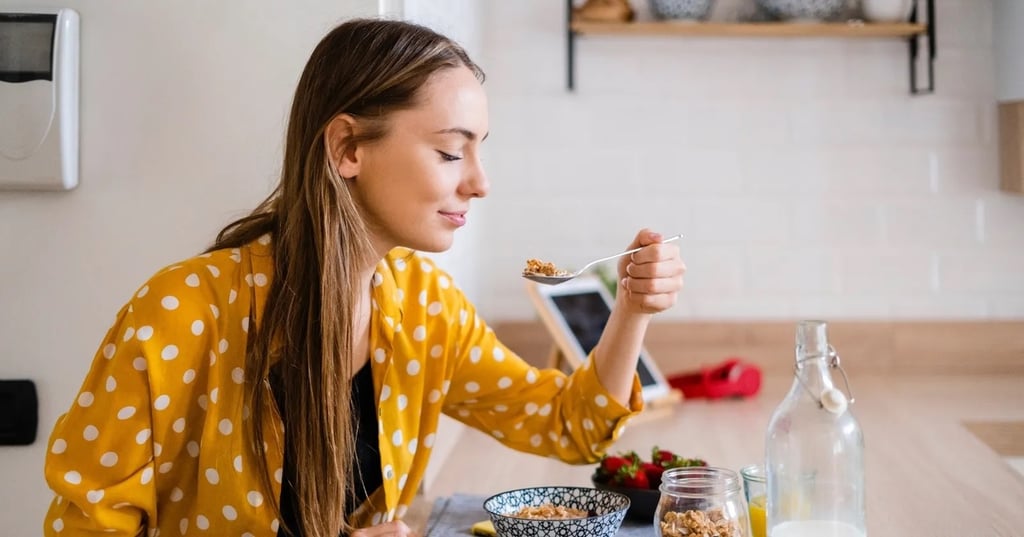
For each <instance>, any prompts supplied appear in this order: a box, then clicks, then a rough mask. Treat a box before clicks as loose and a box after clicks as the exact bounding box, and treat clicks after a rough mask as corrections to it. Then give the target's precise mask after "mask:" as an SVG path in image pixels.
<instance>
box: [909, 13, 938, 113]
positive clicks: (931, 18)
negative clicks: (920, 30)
mask: <svg viewBox="0 0 1024 537" xmlns="http://www.w3.org/2000/svg"><path fill="white" fill-rule="evenodd" d="M920 10H921V2H918V1H915V2H914V9H913V11H911V12H910V22H915V23H916V22H918V20H919V19H920V17H919V15H918V13H919V11H920ZM925 11H926V15H925V16H926V17H927V20H926V21H925V22H926V24H927V25H928V31H927V32H925V34H924V35H923V36H920V35H914V36H910V38H909V39H907V43H908V46H909V47H910V94H911V95H925V94H929V93H935V52H936V48H937V47H936V43H935V0H925ZM922 38H924V39H926V40H927V41H928V42H927V44H926V45H927V47H928V85H927V86H920V87H919V86H918V85H917V58H918V53H919V49H920V44H919V41H920V39H922Z"/></svg>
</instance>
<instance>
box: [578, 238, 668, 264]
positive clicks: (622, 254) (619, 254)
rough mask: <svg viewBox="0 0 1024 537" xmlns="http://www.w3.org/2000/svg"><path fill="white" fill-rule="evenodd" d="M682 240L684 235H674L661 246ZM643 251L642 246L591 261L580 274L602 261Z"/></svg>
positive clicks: (662, 242)
mask: <svg viewBox="0 0 1024 537" xmlns="http://www.w3.org/2000/svg"><path fill="white" fill-rule="evenodd" d="M681 238H683V235H682V234H679V235H673V236H671V237H669V238H667V239H665V240H663V241H661V242H660V243H659V244H665V243H666V242H672V241H674V240H678V239H681ZM642 249H644V246H641V247H639V248H633V249H632V250H626V251H625V252H619V253H617V254H613V255H610V256H608V257H602V258H601V259H595V260H594V261H591V262H590V263H587V265H586V266H585V267H583V268H582V269H580V270H579V271H578V272H583V271H584V270H587V269H588V268H590V267H591V266H592V265H595V264H597V263H601V262H602V261H608V260H609V259H615V258H616V257H622V256H624V255H629V254H632V253H635V252H639V251H640V250H642Z"/></svg>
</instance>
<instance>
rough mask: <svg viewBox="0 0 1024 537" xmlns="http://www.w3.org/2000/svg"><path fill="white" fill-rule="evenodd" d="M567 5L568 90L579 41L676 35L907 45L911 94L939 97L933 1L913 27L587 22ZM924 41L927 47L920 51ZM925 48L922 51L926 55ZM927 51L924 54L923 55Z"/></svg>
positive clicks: (921, 3)
mask: <svg viewBox="0 0 1024 537" xmlns="http://www.w3.org/2000/svg"><path fill="white" fill-rule="evenodd" d="M575 1H576V0H565V37H566V88H567V89H568V90H569V91H573V90H574V89H575V87H576V74H575V72H576V65H575V64H576V40H577V39H578V38H579V37H581V36H588V35H591V36H596V35H608V36H628V37H644V36H673V37H724V38H737V37H739V38H744V37H750V38H805V37H814V38H836V39H858V38H878V39H899V40H903V41H906V43H907V51H908V57H909V60H910V61H909V62H908V63H909V74H910V94H911V95H924V94H929V93H934V92H935V55H936V48H937V47H936V40H935V33H936V24H935V0H913V2H914V8H913V9H912V10H911V12H910V20H909V22H904V23H884V24H883V23H872V22H863V21H852V22H809V23H803V22H718V21H711V22H698V21H642V22H589V21H582V20H579V19H577V18H576V16H575V11H574V9H575V8H574V2H575ZM921 42H923V43H924V45H923V46H922V44H921ZM922 49H923V50H922ZM922 52H923V54H922ZM919 56H924V57H925V59H926V60H927V77H928V78H927V83H925V84H919V83H918V74H917V70H918V57H919Z"/></svg>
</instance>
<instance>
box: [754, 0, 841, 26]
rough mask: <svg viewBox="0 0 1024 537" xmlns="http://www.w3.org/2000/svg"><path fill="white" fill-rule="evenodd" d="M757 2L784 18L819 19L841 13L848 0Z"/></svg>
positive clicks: (778, 0)
mask: <svg viewBox="0 0 1024 537" xmlns="http://www.w3.org/2000/svg"><path fill="white" fill-rule="evenodd" d="M757 4H758V5H759V6H761V7H762V8H763V9H764V10H765V11H767V12H768V13H771V14H772V15H774V16H775V17H778V18H780V19H783V20H807V21H818V20H825V19H831V18H833V17H835V16H836V15H839V14H840V13H841V12H842V11H843V8H844V7H845V6H846V0H757Z"/></svg>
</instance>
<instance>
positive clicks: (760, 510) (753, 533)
mask: <svg viewBox="0 0 1024 537" xmlns="http://www.w3.org/2000/svg"><path fill="white" fill-rule="evenodd" d="M740 475H742V476H743V494H744V495H746V497H747V508H748V509H749V510H750V537H767V536H766V535H765V530H766V529H767V528H766V527H765V526H766V517H767V513H766V512H765V507H766V499H767V494H768V487H767V483H766V481H765V474H764V465H761V464H751V465H750V466H744V467H743V468H742V469H740Z"/></svg>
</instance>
